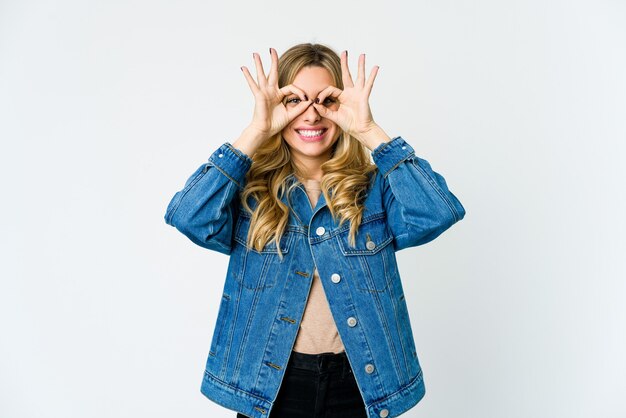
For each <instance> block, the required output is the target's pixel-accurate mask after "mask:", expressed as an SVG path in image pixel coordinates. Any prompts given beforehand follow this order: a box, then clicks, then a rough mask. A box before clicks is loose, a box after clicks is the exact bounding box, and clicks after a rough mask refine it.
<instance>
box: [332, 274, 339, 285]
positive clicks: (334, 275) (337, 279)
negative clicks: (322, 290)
mask: <svg viewBox="0 0 626 418" xmlns="http://www.w3.org/2000/svg"><path fill="white" fill-rule="evenodd" d="M330 280H331V281H332V282H333V283H339V282H340V281H341V276H340V275H338V274H337V273H333V274H332V276H330Z"/></svg>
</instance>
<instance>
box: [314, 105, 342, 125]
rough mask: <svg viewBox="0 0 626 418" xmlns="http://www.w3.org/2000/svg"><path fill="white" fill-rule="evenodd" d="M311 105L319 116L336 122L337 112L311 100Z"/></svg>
mask: <svg viewBox="0 0 626 418" xmlns="http://www.w3.org/2000/svg"><path fill="white" fill-rule="evenodd" d="M313 107H315V110H317V113H319V114H320V116H321V117H323V118H327V119H330V120H332V121H333V122H335V123H337V112H336V111H335V110H330V109H329V108H327V107H326V106H324V105H321V104H319V103H315V102H313Z"/></svg>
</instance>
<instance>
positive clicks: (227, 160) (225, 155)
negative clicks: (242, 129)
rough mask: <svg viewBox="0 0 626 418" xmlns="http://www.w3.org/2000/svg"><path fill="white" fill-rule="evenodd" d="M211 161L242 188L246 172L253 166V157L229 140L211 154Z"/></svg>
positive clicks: (211, 163)
mask: <svg viewBox="0 0 626 418" xmlns="http://www.w3.org/2000/svg"><path fill="white" fill-rule="evenodd" d="M209 163H210V165H213V166H214V167H215V168H217V169H218V170H219V171H220V172H221V173H222V174H224V175H225V176H226V177H228V178H229V179H230V180H232V181H233V182H235V184H236V185H237V187H239V188H242V187H243V184H244V180H245V178H246V173H247V172H248V170H249V169H250V166H252V159H251V158H250V157H248V156H247V155H246V154H244V153H243V152H241V151H239V150H238V149H236V148H235V147H233V146H232V145H231V144H230V143H229V142H225V143H224V144H222V145H221V146H220V147H219V148H218V149H217V150H215V152H213V154H211V156H210V157H209ZM207 168H208V167H207Z"/></svg>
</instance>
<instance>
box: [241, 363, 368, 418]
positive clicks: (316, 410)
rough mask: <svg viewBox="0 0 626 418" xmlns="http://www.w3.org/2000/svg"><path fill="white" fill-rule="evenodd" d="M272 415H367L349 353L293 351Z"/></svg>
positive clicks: (271, 417)
mask: <svg viewBox="0 0 626 418" xmlns="http://www.w3.org/2000/svg"><path fill="white" fill-rule="evenodd" d="M237 418H247V417H246V415H243V414H240V413H237ZM268 418H367V413H366V412H365V404H364V403H363V398H362V397H361V393H360V392H359V387H358V386H357V383H356V380H355V379H354V374H353V373H352V369H351V368H350V363H349V362H348V357H347V356H346V353H345V352H341V353H337V354H335V353H321V354H306V353H298V352H296V351H292V352H291V356H290V358H289V363H288V364H287V369H286V370H285V376H284V378H283V381H282V383H281V385H280V389H279V391H278V396H277V398H276V403H275V404H274V407H273V408H272V411H271V412H270V415H269V417H268Z"/></svg>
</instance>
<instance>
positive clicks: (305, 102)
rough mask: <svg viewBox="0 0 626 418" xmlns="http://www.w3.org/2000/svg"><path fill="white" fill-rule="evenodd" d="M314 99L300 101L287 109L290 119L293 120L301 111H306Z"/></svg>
mask: <svg viewBox="0 0 626 418" xmlns="http://www.w3.org/2000/svg"><path fill="white" fill-rule="evenodd" d="M311 102H312V100H310V99H309V100H303V101H301V102H300V103H298V104H297V105H296V106H294V107H292V108H290V109H287V116H288V117H289V120H290V121H291V120H292V119H294V118H295V117H296V116H298V115H299V114H300V113H302V112H304V111H305V110H307V108H308V107H309V106H310V105H311Z"/></svg>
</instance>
